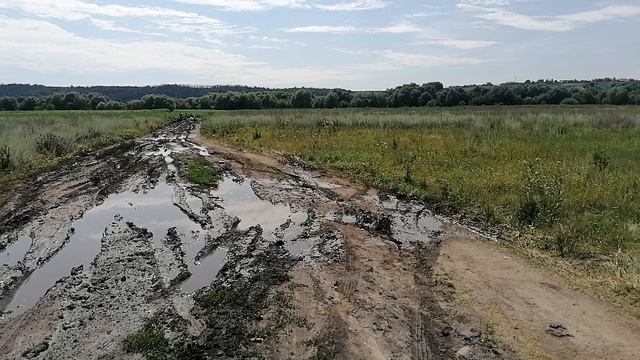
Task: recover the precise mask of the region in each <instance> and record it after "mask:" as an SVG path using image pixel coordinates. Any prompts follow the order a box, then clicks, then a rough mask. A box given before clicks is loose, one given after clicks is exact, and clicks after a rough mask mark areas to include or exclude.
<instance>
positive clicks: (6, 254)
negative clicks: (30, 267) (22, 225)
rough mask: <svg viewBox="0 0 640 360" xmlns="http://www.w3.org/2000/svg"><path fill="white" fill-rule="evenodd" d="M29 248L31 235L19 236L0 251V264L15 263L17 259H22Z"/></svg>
mask: <svg viewBox="0 0 640 360" xmlns="http://www.w3.org/2000/svg"><path fill="white" fill-rule="evenodd" d="M29 248H31V237H29V236H26V235H21V236H19V237H18V240H16V241H15V242H13V243H12V244H11V245H9V246H7V247H6V248H5V249H4V250H2V251H0V266H3V265H8V266H13V265H16V264H17V263H18V262H19V261H22V260H23V259H24V256H25V255H27V252H28V251H29Z"/></svg>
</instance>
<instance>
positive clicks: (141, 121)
mask: <svg viewBox="0 0 640 360" xmlns="http://www.w3.org/2000/svg"><path fill="white" fill-rule="evenodd" d="M169 118H170V115H169V113H167V112H166V111H105V112H97V111H56V112H53V111H29V112H19V111H17V112H1V113H0V183H2V182H4V181H6V180H10V179H12V178H16V177H19V176H22V175H25V174H29V173H33V172H38V171H42V170H47V169H50V168H52V167H54V166H55V165H57V164H58V163H59V162H60V161H61V160H63V159H64V158H65V157H67V156H69V155H71V154H73V153H75V152H77V151H78V150H81V149H88V148H97V147H103V146H108V145H111V144H114V143H117V142H120V141H123V140H129V139H133V138H136V137H138V136H141V135H143V134H145V133H147V132H149V131H151V130H153V129H156V128H158V127H159V126H161V125H163V124H166V123H167V122H168V120H169Z"/></svg>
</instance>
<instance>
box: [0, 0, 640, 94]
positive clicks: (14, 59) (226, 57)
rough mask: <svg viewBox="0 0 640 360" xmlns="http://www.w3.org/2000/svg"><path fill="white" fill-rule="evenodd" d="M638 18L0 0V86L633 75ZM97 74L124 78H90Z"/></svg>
mask: <svg viewBox="0 0 640 360" xmlns="http://www.w3.org/2000/svg"><path fill="white" fill-rule="evenodd" d="M638 20H640V5H637V4H634V2H632V1H613V0H610V1H599V0H597V1H596V0H593V1H578V0H569V1H563V2H561V3H558V2H554V1H551V0H539V1H532V0H431V1H417V0H405V1H390V0H241V1H238V0H234V1H231V0H162V1H150V0H142V1H137V2H135V5H131V3H130V2H126V1H123V0H108V1H96V0H91V1H90V0H62V1H56V2H52V1H47V0H7V1H4V2H3V3H1V4H0V29H1V30H2V31H1V32H0V50H2V53H3V54H11V56H7V55H4V56H2V57H0V71H1V72H2V73H3V77H2V78H0V82H2V83H23V84H24V83H29V84H56V85H45V86H58V87H67V86H158V85H148V84H170V83H175V84H185V85H190V86H200V85H196V84H205V83H206V84H243V85H229V86H253V87H267V88H292V87H298V88H300V87H305V88H343V89H350V90H353V91H380V90H383V89H388V88H391V87H394V86H397V85H400V84H405V83H411V82H415V83H424V82H429V81H440V82H442V83H443V84H444V85H445V86H464V85H467V84H484V83H487V82H491V83H496V84H499V83H508V82H514V81H516V82H522V81H523V80H522V79H558V78H562V79H589V78H590V79H597V78H605V77H610V78H637V77H638V76H639V74H640V65H638V63H637V62H636V61H635V59H637V58H638V57H639V56H640V40H639V39H637V37H633V36H630V34H634V33H637V32H638V31H639V30H640V22H639V21H638ZM618 39H624V41H622V40H618ZM612 54H615V56H611V55H612ZM578 60H579V61H578ZM611 69H615V70H611ZM532 81H533V80H532ZM106 83H111V84H124V85H94V84H106ZM203 86H206V85H203ZM211 86H216V85H211Z"/></svg>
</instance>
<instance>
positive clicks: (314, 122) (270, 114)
mask: <svg viewBox="0 0 640 360" xmlns="http://www.w3.org/2000/svg"><path fill="white" fill-rule="evenodd" d="M204 116H205V117H206V118H207V120H206V121H205V123H204V125H203V132H204V133H205V134H206V135H208V136H210V137H212V138H215V139H219V140H221V141H224V142H227V143H230V144H232V145H234V146H236V147H240V148H244V149H249V150H254V151H263V152H274V153H279V154H287V155H292V156H295V157H298V158H299V159H300V160H302V162H304V163H305V164H306V165H308V166H310V167H313V168H318V169H324V170H328V171H332V172H334V173H336V174H338V175H340V176H345V177H350V178H352V179H357V180H359V181H363V182H365V183H367V184H369V185H372V186H375V187H377V188H381V189H385V190H389V191H392V192H395V193H400V194H404V195H406V196H411V197H415V198H420V199H423V200H425V201H426V202H427V203H428V204H430V206H431V207H432V208H433V209H434V210H435V211H437V212H439V213H442V214H449V215H452V216H456V217H461V218H463V219H466V220H467V221H471V222H473V223H476V224H480V225H485V226H491V227H493V228H497V229H500V230H502V231H503V233H504V234H506V238H507V239H510V240H511V241H512V242H513V243H514V244H518V245H519V246H521V247H525V248H531V247H534V248H536V249H539V250H541V251H543V252H546V253H550V254H555V255H557V256H558V258H563V259H569V260H575V261H581V262H583V263H590V264H597V265H598V266H599V267H605V268H608V269H610V270H611V272H612V273H615V274H617V276H625V275H629V276H631V277H632V278H633V279H634V280H633V281H632V282H631V285H630V286H631V287H633V289H627V290H633V291H638V290H640V289H639V288H638V285H640V284H638V277H637V275H638V274H640V262H638V259H639V255H640V107H605V106H597V107H596V106H594V107H568V106H559V107H558V106H555V107H474V108H470V107H468V108H454V109H442V108H440V109H431V108H426V109H396V110H393V109H385V110H379V109H375V110H374V109H360V110H357V109H341V110H308V111H300V110H286V111H264V110H263V111H233V112H214V113H205V115H204Z"/></svg>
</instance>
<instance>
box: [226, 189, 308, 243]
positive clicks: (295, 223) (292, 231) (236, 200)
mask: <svg viewBox="0 0 640 360" xmlns="http://www.w3.org/2000/svg"><path fill="white" fill-rule="evenodd" d="M213 194H214V195H215V196H217V197H219V198H220V199H222V203H223V206H224V208H225V211H226V212H227V213H228V214H229V215H231V216H235V217H237V218H238V219H240V224H239V225H238V227H239V228H240V229H248V228H250V227H251V226H254V225H260V227H262V236H263V237H264V238H265V239H266V240H270V241H277V240H283V241H291V240H293V239H294V238H295V237H296V236H297V235H299V234H300V233H301V232H302V228H301V227H302V224H303V223H304V222H305V221H307V218H308V216H307V214H306V213H305V212H293V211H291V208H290V207H289V206H288V205H284V204H272V203H271V202H269V201H266V200H263V199H261V198H260V197H258V196H257V195H256V193H255V192H254V191H253V189H252V188H251V182H250V181H240V182H237V181H234V179H232V178H230V177H228V178H225V179H224V180H223V181H221V182H220V184H219V185H218V189H217V190H216V191H214V192H213ZM287 222H290V225H289V226H287V227H286V229H284V230H282V231H281V232H280V234H276V232H277V230H279V229H281V226H282V225H284V224H287ZM296 234H297V235H296ZM285 237H286V238H285Z"/></svg>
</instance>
